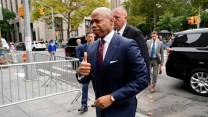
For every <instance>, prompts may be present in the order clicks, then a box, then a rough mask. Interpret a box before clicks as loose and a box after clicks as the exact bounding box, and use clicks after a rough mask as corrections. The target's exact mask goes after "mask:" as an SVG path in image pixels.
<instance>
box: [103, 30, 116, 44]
mask: <svg viewBox="0 0 208 117" xmlns="http://www.w3.org/2000/svg"><path fill="white" fill-rule="evenodd" d="M113 35H114V30H112V31H111V32H110V33H109V34H108V35H106V36H105V37H104V38H103V40H104V41H105V42H107V43H110V41H111V39H112V38H113Z"/></svg>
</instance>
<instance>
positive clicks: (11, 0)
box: [10, 0, 14, 12]
mask: <svg viewBox="0 0 208 117" xmlns="http://www.w3.org/2000/svg"><path fill="white" fill-rule="evenodd" d="M12 1H13V0H10V7H11V11H12V12H14V9H13V6H12V5H13V4H12Z"/></svg>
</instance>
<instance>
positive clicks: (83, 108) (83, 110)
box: [78, 106, 88, 112]
mask: <svg viewBox="0 0 208 117" xmlns="http://www.w3.org/2000/svg"><path fill="white" fill-rule="evenodd" d="M87 110H88V109H87V107H86V106H82V107H81V108H80V109H78V111H82V112H86V111H87Z"/></svg>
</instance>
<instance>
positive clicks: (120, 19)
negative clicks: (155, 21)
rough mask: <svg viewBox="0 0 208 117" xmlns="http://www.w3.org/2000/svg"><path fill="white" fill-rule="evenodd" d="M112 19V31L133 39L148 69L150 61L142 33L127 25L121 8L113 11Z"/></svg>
mask: <svg viewBox="0 0 208 117" xmlns="http://www.w3.org/2000/svg"><path fill="white" fill-rule="evenodd" d="M113 17H114V29H115V30H116V32H117V33H118V34H119V35H121V36H123V37H126V38H128V39H133V40H135V41H136V42H137V44H138V46H139V49H140V50H141V55H142V56H143V57H144V61H145V63H146V65H147V67H149V63H150V61H149V56H148V49H147V45H146V43H145V40H144V36H143V33H142V31H140V30H139V29H137V28H135V27H133V26H130V25H128V24H127V11H126V10H125V8H123V7H117V8H115V9H113ZM149 74H150V72H149V68H148V75H149ZM149 80H150V78H149Z"/></svg>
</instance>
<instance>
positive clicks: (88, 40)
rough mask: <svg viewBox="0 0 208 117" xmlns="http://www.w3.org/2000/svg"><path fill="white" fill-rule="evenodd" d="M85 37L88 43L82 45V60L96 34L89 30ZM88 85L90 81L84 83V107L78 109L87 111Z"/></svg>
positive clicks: (80, 58)
mask: <svg viewBox="0 0 208 117" xmlns="http://www.w3.org/2000/svg"><path fill="white" fill-rule="evenodd" d="M85 39H86V41H87V43H85V44H83V46H82V47H81V52H80V55H79V60H80V62H82V60H83V57H84V52H86V51H87V48H88V45H89V44H90V43H91V42H93V41H94V34H93V33H92V32H88V33H87V34H86V36H85ZM88 86H89V83H86V84H82V100H81V103H82V107H81V108H80V109H78V111H82V112H85V111H87V110H88V106H87V100H88Z"/></svg>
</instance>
